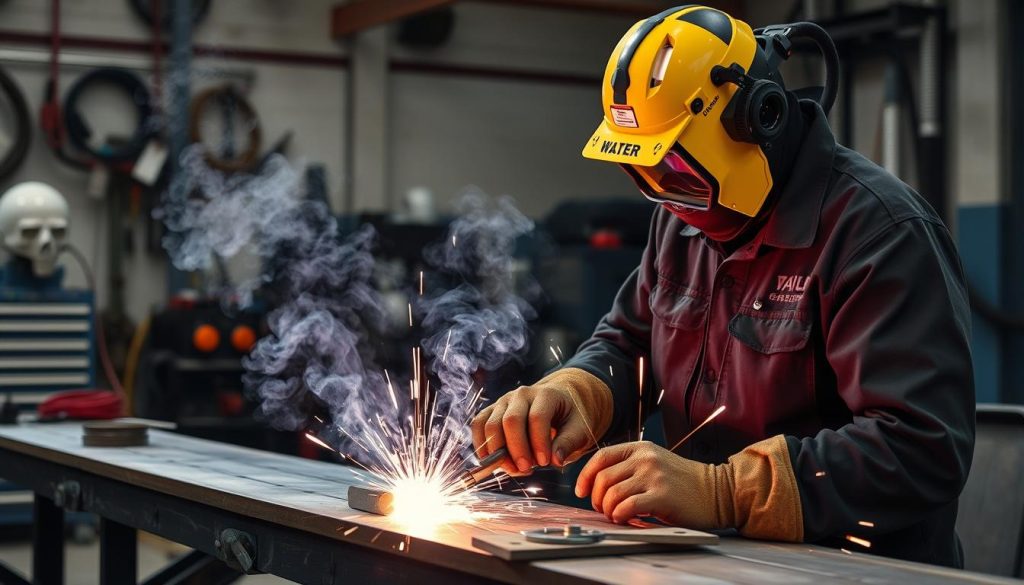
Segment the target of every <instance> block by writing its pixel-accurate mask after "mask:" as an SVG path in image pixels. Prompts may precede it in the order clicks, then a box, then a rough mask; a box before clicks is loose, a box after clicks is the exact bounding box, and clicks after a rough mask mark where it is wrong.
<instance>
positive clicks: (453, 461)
mask: <svg viewBox="0 0 1024 585" xmlns="http://www.w3.org/2000/svg"><path fill="white" fill-rule="evenodd" d="M412 356H413V367H414V372H415V373H414V377H413V379H412V380H410V387H411V392H410V394H409V400H410V403H411V412H408V411H404V410H403V409H400V408H399V405H398V402H397V398H396V397H395V395H394V390H393V389H392V385H391V376H390V374H388V373H387V372H385V379H386V380H387V382H388V388H389V391H390V392H391V396H392V401H393V404H394V406H395V408H396V413H402V414H408V416H404V417H403V416H381V415H380V414H377V415H376V416H375V417H374V419H373V422H375V423H376V424H369V425H367V426H366V428H365V429H363V430H362V431H361V432H360V433H359V436H354V435H352V434H351V433H349V432H348V431H347V430H345V428H343V427H341V426H337V429H338V430H339V431H341V433H343V434H344V435H346V436H347V437H348V438H349V439H351V440H352V441H353V442H354V443H356V444H357V445H358V446H359V447H360V448H361V449H362V451H363V452H364V454H365V457H360V460H362V461H363V462H362V463H361V462H359V461H357V460H355V459H352V458H351V457H349V459H350V460H351V461H352V462H353V463H355V464H356V465H359V466H360V467H362V468H363V469H365V470H366V471H368V472H369V475H368V476H366V477H365V478H364V481H365V482H366V483H367V484H368V486H369V487H372V488H374V489H378V490H382V491H386V492H389V493H390V494H391V495H392V496H393V511H392V512H391V514H389V515H388V516H387V518H388V520H389V521H390V522H391V523H393V524H394V525H395V527H396V529H398V530H400V531H402V532H404V533H406V534H412V535H420V536H427V535H430V534H432V533H434V532H436V530H437V529H439V528H441V527H442V526H451V525H455V524H464V523H470V522H479V521H482V520H489V519H496V518H500V517H501V516H507V515H508V514H509V513H514V511H513V510H507V509H505V508H504V507H503V506H502V505H495V504H493V503H488V502H486V501H484V500H483V499H481V497H480V495H479V494H478V492H479V491H481V490H482V489H485V488H486V487H489V484H491V483H493V481H491V480H489V481H487V482H482V483H481V484H479V485H477V486H475V487H473V488H471V489H468V490H467V489H466V488H465V486H464V484H463V482H462V476H463V474H464V472H465V458H464V453H463V450H462V445H463V440H462V438H461V435H460V432H461V426H462V425H460V424H457V423H456V422H454V421H457V420H459V419H460V418H461V417H468V416H469V414H470V413H472V412H475V409H476V408H475V407H476V405H477V404H478V402H479V400H480V399H481V397H482V393H483V388H480V390H478V391H477V392H476V393H475V394H472V395H473V399H472V400H471V401H469V402H470V404H468V405H467V404H464V403H462V402H459V403H452V404H450V405H440V406H439V404H438V402H437V398H436V395H435V394H433V393H431V392H430V384H429V381H426V382H425V381H423V380H422V379H421V376H420V374H419V372H421V371H422V370H421V364H422V362H421V359H422V358H421V355H420V352H419V351H418V350H417V349H414V350H413V354H412ZM470 392H472V388H470ZM439 410H441V411H442V412H438V411H439ZM445 411H446V412H445ZM403 421H404V422H403ZM435 421H438V422H437V423H436V424H435ZM440 421H444V422H443V423H442V422H440ZM306 438H308V439H309V440H310V441H312V442H314V443H316V444H317V445H319V446H321V447H324V448H327V449H331V450H332V451H334V449H333V448H331V446H330V445H328V444H326V443H325V442H324V441H322V440H321V439H319V438H318V437H317V436H315V435H313V434H312V433H307V434H306Z"/></svg>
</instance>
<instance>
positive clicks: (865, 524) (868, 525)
mask: <svg viewBox="0 0 1024 585" xmlns="http://www.w3.org/2000/svg"><path fill="white" fill-rule="evenodd" d="M857 524H860V525H861V526H863V527H864V528H874V527H875V523H874V522H868V521H867V520H861V521H860V522H857Z"/></svg>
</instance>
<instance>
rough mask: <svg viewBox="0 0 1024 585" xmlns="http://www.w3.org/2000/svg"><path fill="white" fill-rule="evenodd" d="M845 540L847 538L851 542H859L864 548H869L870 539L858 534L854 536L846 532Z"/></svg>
mask: <svg viewBox="0 0 1024 585" xmlns="http://www.w3.org/2000/svg"><path fill="white" fill-rule="evenodd" d="M846 540H849V541H850V542H852V543H853V544H859V545H861V546H863V547H864V548H871V541H870V540H865V539H863V538H860V537H859V536H854V535H852V534H847V535H846Z"/></svg>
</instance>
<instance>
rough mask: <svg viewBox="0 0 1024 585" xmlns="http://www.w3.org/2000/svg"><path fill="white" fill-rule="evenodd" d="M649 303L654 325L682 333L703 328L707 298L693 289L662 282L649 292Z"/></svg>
mask: <svg viewBox="0 0 1024 585" xmlns="http://www.w3.org/2000/svg"><path fill="white" fill-rule="evenodd" d="M650 303H651V314H652V315H654V318H655V321H656V324H660V325H663V326H664V327H667V328H669V329H677V330H682V331H695V330H698V331H700V330H703V328H704V319H705V317H706V316H707V312H708V298H707V297H706V296H704V295H700V294H697V293H696V291H694V290H693V289H690V288H687V287H683V286H679V285H673V284H666V283H665V282H664V281H662V282H659V283H658V284H657V285H655V287H654V289H653V290H652V291H651V297H650Z"/></svg>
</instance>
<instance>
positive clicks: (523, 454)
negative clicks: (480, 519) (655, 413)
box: [472, 368, 612, 475]
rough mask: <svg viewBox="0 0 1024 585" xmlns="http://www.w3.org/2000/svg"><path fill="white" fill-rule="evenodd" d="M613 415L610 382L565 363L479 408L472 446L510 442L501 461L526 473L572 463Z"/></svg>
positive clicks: (480, 452)
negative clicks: (532, 382) (556, 369)
mask: <svg viewBox="0 0 1024 585" xmlns="http://www.w3.org/2000/svg"><path fill="white" fill-rule="evenodd" d="M611 420H612V393H611V390H610V389H609V388H608V386H606V385H605V383H604V382H602V381H601V380H599V379H598V378H597V377H595V376H593V375H592V374H590V373H589V372H586V371H584V370H581V369H578V368H563V369H561V370H558V371H556V372H553V373H551V374H550V375H548V376H547V377H545V378H544V379H543V380H541V381H539V382H537V383H536V384H534V385H533V386H521V387H520V388H518V389H516V390H514V391H512V392H509V393H508V394H506V395H504V396H502V397H501V398H500V399H498V400H497V401H496V402H495V403H494V404H492V405H490V406H488V407H487V408H485V409H483V410H482V411H480V413H479V414H478V415H476V417H475V418H474V419H473V423H472V428H473V446H474V447H475V448H476V454H477V456H479V457H480V458H483V457H486V456H487V455H488V454H489V453H492V452H494V451H496V450H498V449H500V448H501V447H507V448H508V453H509V460H508V461H506V462H505V464H504V465H503V467H504V468H505V470H506V471H508V472H509V473H512V474H515V475H522V474H526V473H529V472H530V470H531V469H533V468H534V467H538V466H539V467H545V466H547V465H556V466H558V467H561V466H563V465H565V464H567V463H572V462H573V461H575V460H576V459H578V458H580V457H581V456H582V455H583V453H585V452H586V451H587V449H589V448H591V447H592V446H594V445H595V444H596V443H597V441H598V440H599V439H600V438H601V437H602V436H604V434H605V432H606V431H607V430H608V427H609V426H610V425H611Z"/></svg>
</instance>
